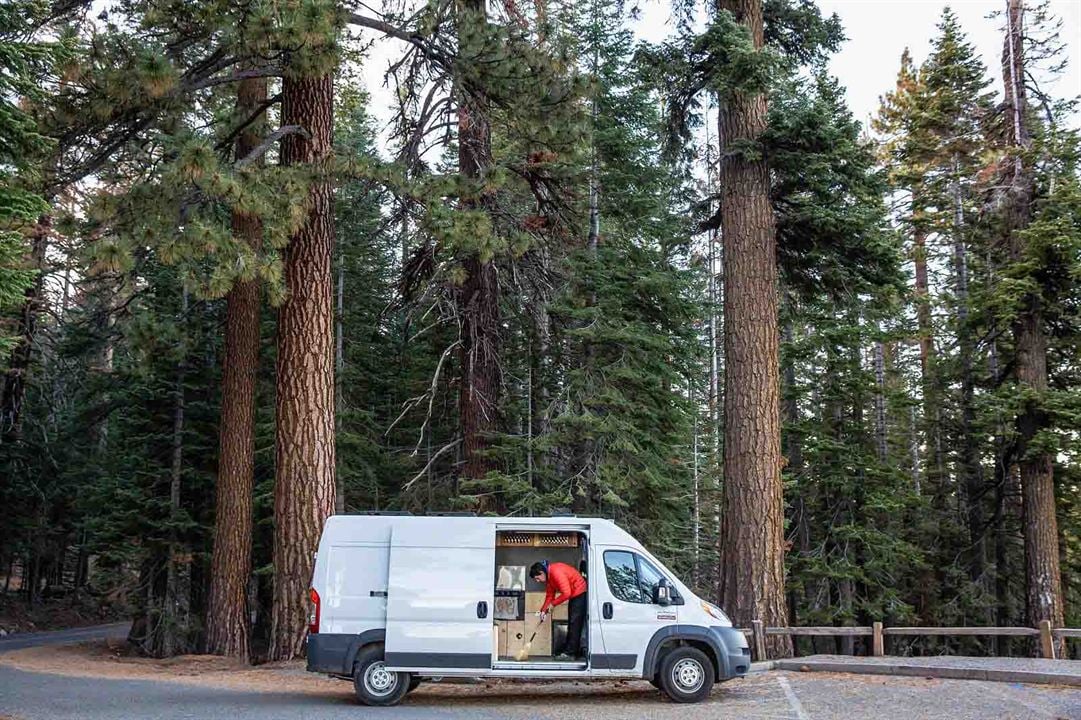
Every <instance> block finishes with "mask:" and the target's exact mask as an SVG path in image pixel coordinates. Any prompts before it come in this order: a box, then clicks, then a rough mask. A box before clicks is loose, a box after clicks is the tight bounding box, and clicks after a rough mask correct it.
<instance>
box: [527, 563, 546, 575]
mask: <svg viewBox="0 0 1081 720" xmlns="http://www.w3.org/2000/svg"><path fill="white" fill-rule="evenodd" d="M546 572H548V567H547V564H546V563H543V562H535V563H533V564H532V565H531V566H530V567H529V577H531V578H535V577H537V576H538V575H540V574H541V573H546Z"/></svg>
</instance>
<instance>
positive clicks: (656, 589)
mask: <svg viewBox="0 0 1081 720" xmlns="http://www.w3.org/2000/svg"><path fill="white" fill-rule="evenodd" d="M653 604H654V605H660V606H661V607H667V606H669V605H671V604H672V589H671V588H670V587H668V580H666V579H665V578H661V579H660V580H658V581H657V584H656V585H654V586H653Z"/></svg>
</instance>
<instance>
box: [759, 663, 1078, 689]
mask: <svg viewBox="0 0 1081 720" xmlns="http://www.w3.org/2000/svg"><path fill="white" fill-rule="evenodd" d="M772 669H774V670H790V671H794V672H835V673H852V674H856V675H902V676H906V677H925V678H942V679H945V680H984V681H989V682H1014V683H1037V684H1041V685H1070V686H1073V687H1081V675H1077V674H1075V673H1067V672H1064V673H1049V672H1040V671H1033V670H1000V669H991V668H959V667H944V666H942V665H912V664H906V663H905V662H904V661H903V660H902V661H898V662H895V663H865V662H859V661H858V660H855V661H852V662H837V661H831V660H801V659H799V658H795V659H792V660H775V661H773V668H772Z"/></svg>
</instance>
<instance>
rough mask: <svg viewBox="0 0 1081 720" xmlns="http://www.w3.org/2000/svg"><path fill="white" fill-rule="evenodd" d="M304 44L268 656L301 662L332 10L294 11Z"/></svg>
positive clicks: (325, 280) (315, 490) (278, 410)
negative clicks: (302, 193) (298, 212)
mask: <svg viewBox="0 0 1081 720" xmlns="http://www.w3.org/2000/svg"><path fill="white" fill-rule="evenodd" d="M297 12H299V13H300V14H301V17H302V18H303V21H304V22H305V23H306V30H307V33H306V40H307V42H306V44H305V45H304V46H302V47H301V48H299V49H297V50H295V51H294V52H293V53H292V55H291V56H290V58H289V64H288V66H287V67H286V74H285V78H284V80H283V82H282V122H283V125H285V126H287V127H289V126H292V127H296V128H298V130H297V131H296V132H293V133H291V134H289V135H288V136H287V137H285V138H284V140H283V141H282V152H281V159H282V163H283V164H284V165H286V166H287V167H291V166H299V167H302V168H303V170H304V172H305V174H306V178H305V179H306V181H307V185H308V190H307V200H306V202H305V203H304V205H305V209H306V212H307V214H306V217H305V218H304V222H303V225H301V227H300V228H299V229H298V230H297V231H296V232H295V233H294V234H293V235H292V237H291V238H290V239H289V244H288V245H287V246H286V248H285V257H284V284H285V292H286V298H285V301H284V302H283V303H282V305H281V308H280V309H279V310H278V355H277V378H276V382H277V385H276V403H275V422H276V432H277V435H276V438H275V463H274V465H275V468H274V470H275V475H274V602H273V607H272V619H271V631H270V650H269V656H270V657H271V658H273V659H275V660H287V659H290V658H293V657H296V656H298V655H300V654H301V653H302V652H303V649H304V637H305V632H306V625H307V618H308V597H307V593H308V587H309V584H310V581H311V574H312V567H313V565H314V554H315V550H316V548H317V547H318V545H319V536H320V535H321V534H322V530H323V523H324V522H325V521H326V518H327V517H328V516H329V515H331V513H333V511H334V490H335V482H334V472H335V461H334V449H335V443H334V328H333V319H334V305H333V280H332V277H333V275H332V271H331V264H332V253H333V247H334V212H333V205H332V199H333V195H332V192H331V186H330V179H329V177H327V172H328V170H329V161H330V158H331V153H332V150H333V146H332V143H333V131H334V64H335V46H336V35H337V31H338V28H337V12H336V9H335V7H334V6H333V5H331V4H328V3H324V2H321V1H319V2H313V3H310V4H307V3H304V4H300V5H299V6H298V8H297Z"/></svg>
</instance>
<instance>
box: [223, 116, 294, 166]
mask: <svg viewBox="0 0 1081 720" xmlns="http://www.w3.org/2000/svg"><path fill="white" fill-rule="evenodd" d="M287 135H301V136H303V137H305V138H307V139H311V133H309V132H308V131H307V130H306V129H304V128H302V127H301V126H300V125H282V126H281V127H280V128H278V129H277V130H275V131H274V132H272V133H270V134H269V135H267V136H266V137H265V138H264V139H263V142H261V143H259V144H258V145H256V146H255V147H254V148H252V151H251V152H250V153H248V154H247V155H245V156H244V157H242V158H240V159H239V160H237V161H236V163H234V165H233V166H234V167H235V168H236V169H237V170H239V169H240V168H242V167H244V166H246V165H250V164H251V163H253V162H255V161H256V160H258V159H259V158H260V157H262V156H263V155H264V154H265V153H266V151H267V150H269V149H270V147H271V146H272V145H273V144H274V143H276V142H278V141H279V140H281V139H282V138H283V137H286V136H287Z"/></svg>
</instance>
